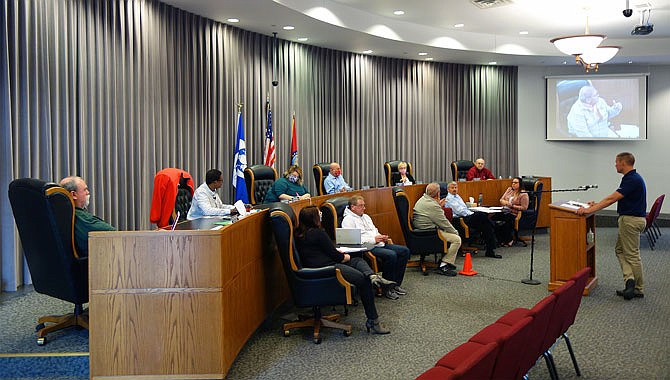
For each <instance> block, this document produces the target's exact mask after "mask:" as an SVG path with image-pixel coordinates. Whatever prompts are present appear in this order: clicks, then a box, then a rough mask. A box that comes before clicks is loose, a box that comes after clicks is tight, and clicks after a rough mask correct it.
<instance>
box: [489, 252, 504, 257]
mask: <svg viewBox="0 0 670 380" xmlns="http://www.w3.org/2000/svg"><path fill="white" fill-rule="evenodd" d="M486 257H492V258H494V259H502V256H500V255H498V254H497V253H495V252H486Z"/></svg>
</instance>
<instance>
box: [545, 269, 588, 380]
mask: <svg viewBox="0 0 670 380" xmlns="http://www.w3.org/2000/svg"><path fill="white" fill-rule="evenodd" d="M575 289H576V288H575V282H574V281H572V280H569V281H568V282H566V283H564V284H563V285H561V287H559V288H558V289H556V290H554V293H553V295H554V296H555V297H556V305H554V312H553V313H552V314H551V318H550V319H549V325H548V326H547V332H546V334H545V335H544V340H543V342H542V346H541V348H540V350H541V351H542V356H544V360H545V361H546V362H547V368H548V369H549V373H550V375H551V378H552V379H557V378H558V374H557V373H556V365H555V364H554V357H553V355H552V353H551V348H552V347H553V346H554V343H556V340H557V339H558V338H560V337H561V335H562V334H563V321H564V320H565V318H566V314H567V310H568V308H569V304H570V303H571V302H573V299H572V298H571V297H574V294H575ZM579 294H580V297H581V293H579Z"/></svg>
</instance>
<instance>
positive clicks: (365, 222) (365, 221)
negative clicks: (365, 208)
mask: <svg viewBox="0 0 670 380" xmlns="http://www.w3.org/2000/svg"><path fill="white" fill-rule="evenodd" d="M342 228H358V229H359V230H361V243H363V244H377V246H378V247H383V246H384V242H381V241H380V242H379V243H376V242H375V237H377V236H378V235H381V234H380V233H379V230H378V229H377V227H376V226H375V224H374V222H372V219H371V218H370V216H369V215H368V214H363V215H361V216H358V215H356V214H355V213H354V212H353V211H351V210H350V209H349V207H347V208H346V209H345V210H344V219H342Z"/></svg>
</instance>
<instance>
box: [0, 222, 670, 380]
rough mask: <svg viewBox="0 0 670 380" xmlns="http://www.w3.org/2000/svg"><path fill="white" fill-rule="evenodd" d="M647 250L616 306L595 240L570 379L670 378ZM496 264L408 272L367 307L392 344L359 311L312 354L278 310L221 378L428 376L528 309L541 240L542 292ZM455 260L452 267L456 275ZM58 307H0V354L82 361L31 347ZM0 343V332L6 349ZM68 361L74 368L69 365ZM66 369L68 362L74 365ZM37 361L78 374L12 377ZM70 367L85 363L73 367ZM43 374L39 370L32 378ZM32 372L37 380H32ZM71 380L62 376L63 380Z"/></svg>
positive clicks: (23, 298)
mask: <svg viewBox="0 0 670 380" xmlns="http://www.w3.org/2000/svg"><path fill="white" fill-rule="evenodd" d="M663 232H664V235H663V236H662V237H661V239H660V240H659V241H658V243H657V245H656V250H654V251H651V250H650V249H649V247H648V245H647V242H646V239H645V238H643V240H642V258H643V263H644V272H645V279H646V282H647V289H646V297H645V298H644V299H634V300H631V301H624V300H623V299H622V298H620V297H617V296H616V295H615V290H616V289H620V288H622V287H623V281H622V279H621V272H620V269H619V265H618V262H617V261H616V258H615V257H614V254H613V248H612V247H613V245H614V241H615V238H616V229H613V228H599V229H598V231H597V240H596V242H597V252H596V267H597V276H598V279H599V282H598V286H597V287H596V289H595V291H594V292H592V294H591V295H590V296H588V297H584V298H583V301H582V305H581V308H580V311H579V313H578V315H577V320H576V323H575V325H574V326H572V328H571V329H570V336H571V340H572V343H573V347H574V348H575V352H576V355H577V359H578V361H579V364H580V366H581V370H582V377H581V378H582V379H603V380H604V379H670V364H669V363H668V361H667V358H668V357H670V348H668V344H667V342H668V341H669V340H670V329H668V328H667V326H666V324H667V321H668V320H670V297H669V296H668V294H667V293H665V291H666V289H668V286H669V285H670V276H668V273H670V238H668V235H670V230H668V229H665V228H664V229H663ZM498 253H500V254H502V255H503V257H504V258H503V259H502V260H495V259H489V258H485V257H480V256H479V255H477V256H474V257H473V264H474V269H475V270H477V271H478V272H479V274H478V275H477V276H474V277H465V276H458V277H455V278H447V277H443V276H439V275H436V274H431V275H429V276H426V277H424V276H421V275H420V274H419V273H418V272H417V271H416V269H409V270H408V272H407V275H406V277H405V283H404V284H403V287H405V288H407V289H408V291H409V292H410V294H408V295H407V296H404V297H402V298H401V299H400V300H397V301H391V300H388V299H381V298H377V300H376V301H377V307H378V310H379V314H380V316H381V319H382V321H384V322H385V323H386V324H387V326H388V327H389V328H390V329H391V331H392V333H391V334H390V335H385V336H376V335H370V334H367V333H366V332H365V329H364V322H365V317H364V314H363V308H362V306H357V307H351V308H350V310H349V315H348V316H347V317H345V318H344V321H346V322H348V323H352V324H353V326H354V333H353V335H352V336H350V337H344V336H343V335H342V334H341V333H338V332H334V331H331V330H328V329H327V330H326V331H325V332H324V333H323V343H321V344H320V345H315V344H313V343H312V342H311V337H310V335H309V333H308V332H306V331H305V332H304V333H303V332H299V331H296V332H295V333H293V334H292V335H291V336H289V337H283V336H282V334H281V323H283V321H284V319H282V317H285V318H288V319H290V318H293V316H294V315H295V314H294V313H295V312H296V310H293V309H292V308H290V306H287V307H285V308H284V310H280V311H279V312H278V313H277V314H276V316H275V317H274V318H271V319H270V320H268V321H267V322H266V324H265V325H264V326H262V327H261V328H259V330H258V331H257V332H256V333H255V334H254V336H253V337H252V338H251V339H250V340H249V342H248V344H247V345H246V346H245V347H244V348H243V349H242V351H241V352H240V354H239V355H238V358H237V360H236V361H235V363H234V364H233V366H232V368H231V369H230V372H229V374H228V378H229V379H311V378H315V377H321V378H328V379H369V378H375V379H412V378H414V377H416V376H417V375H419V374H420V373H422V372H423V371H424V370H426V369H427V368H429V367H430V366H432V365H434V364H435V362H436V361H437V360H438V359H439V358H440V357H441V356H442V355H444V354H445V353H446V352H448V351H449V350H451V349H453V348H454V347H456V346H458V345H459V344H461V343H463V342H465V341H467V339H468V338H469V337H470V336H472V335H473V334H474V333H476V332H477V331H479V329H481V328H482V327H484V326H486V325H488V324H489V323H491V322H493V321H495V320H496V319H497V318H499V317H500V316H501V315H503V314H504V313H505V312H507V311H509V310H511V309H513V308H515V307H531V306H533V305H534V304H535V303H536V302H537V301H539V300H540V299H542V298H543V297H545V296H546V295H547V294H548V292H547V282H548V279H549V237H548V235H547V234H538V236H537V240H536V246H535V272H534V274H533V277H534V278H536V279H538V280H540V281H541V282H542V284H541V285H537V286H532V285H525V284H522V283H521V279H523V278H527V277H528V271H529V253H530V247H527V248H524V247H513V248H500V249H498ZM462 262H463V258H461V257H459V259H458V261H457V265H459V269H460V265H462ZM68 309H69V306H68V305H67V304H62V305H61V304H60V303H59V301H55V300H52V299H50V298H49V297H46V296H42V295H39V294H36V293H35V292H32V291H30V290H28V291H25V292H23V294H20V295H4V294H3V295H2V296H1V297H0V329H2V330H1V331H3V338H2V340H0V353H14V354H16V353H20V352H28V353H30V352H47V353H48V352H75V353H76V352H85V351H87V350H88V338H87V334H86V332H85V331H72V330H68V331H66V332H64V333H62V334H59V335H58V336H53V337H51V338H50V342H49V343H48V344H47V345H46V346H44V347H37V346H36V345H35V333H34V324H35V322H34V320H31V318H36V316H37V315H43V314H46V313H50V312H53V313H59V312H67V311H69V310H68ZM5 332H9V334H8V335H7V339H6V338H5ZM554 354H555V360H556V365H557V367H558V371H559V375H560V377H561V379H577V378H578V377H576V376H575V372H574V369H573V368H572V363H571V361H570V358H569V355H568V352H567V349H566V348H565V343H564V342H560V343H559V344H558V345H557V346H556V348H555V350H554ZM68 360H74V361H75V362H74V363H69V362H68ZM77 360H78V361H79V362H77ZM49 361H53V362H57V363H61V364H60V366H57V367H62V366H66V367H68V366H69V367H75V368H76V369H77V370H78V371H79V372H78V373H63V372H60V373H57V374H54V376H53V377H36V376H23V377H20V376H17V374H20V373H22V372H21V369H22V368H25V369H26V370H30V371H33V372H32V373H33V374H35V375H38V374H40V373H42V374H44V373H48V371H49V370H50V368H53V367H51V364H50V363H49ZM81 362H85V365H82V363H81ZM42 366H44V367H42ZM40 369H42V371H40ZM529 375H530V378H531V379H549V375H548V373H547V370H546V366H545V364H544V362H539V363H538V365H536V366H535V368H533V369H532V370H531V372H530V374H529ZM68 376H71V377H68ZM87 376H88V358H87V357H86V356H82V357H47V358H3V357H0V378H3V379H4V378H24V379H25V378H43V379H65V378H86V377H87Z"/></svg>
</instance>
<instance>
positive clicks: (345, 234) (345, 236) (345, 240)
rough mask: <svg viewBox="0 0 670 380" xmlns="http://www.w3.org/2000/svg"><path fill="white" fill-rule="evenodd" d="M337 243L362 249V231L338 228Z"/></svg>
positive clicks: (336, 233)
mask: <svg viewBox="0 0 670 380" xmlns="http://www.w3.org/2000/svg"><path fill="white" fill-rule="evenodd" d="M335 243H336V244H337V245H342V246H346V247H352V246H353V247H360V246H361V230H360V229H358V228H336V229H335Z"/></svg>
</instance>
